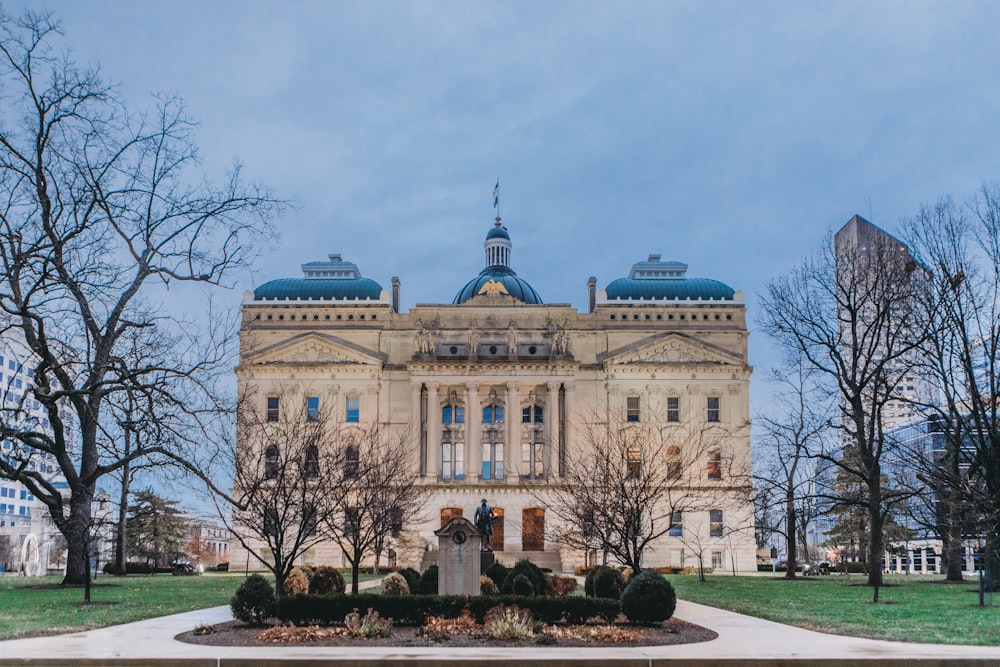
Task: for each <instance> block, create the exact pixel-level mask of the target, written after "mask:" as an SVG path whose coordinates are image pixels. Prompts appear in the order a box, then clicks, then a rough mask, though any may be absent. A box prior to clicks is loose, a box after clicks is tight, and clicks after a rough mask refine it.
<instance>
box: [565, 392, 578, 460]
mask: <svg viewBox="0 0 1000 667" xmlns="http://www.w3.org/2000/svg"><path fill="white" fill-rule="evenodd" d="M563 388H564V389H565V390H566V416H565V418H564V419H563V423H564V424H565V430H566V432H565V433H564V434H563V440H565V441H566V454H567V458H568V456H569V453H570V451H571V450H572V448H573V447H574V446H575V445H574V444H573V434H574V433H575V429H574V428H573V418H574V416H575V414H576V387H574V386H573V383H572V382H567V383H565V384H564V385H563Z"/></svg>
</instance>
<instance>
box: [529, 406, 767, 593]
mask: <svg viewBox="0 0 1000 667" xmlns="http://www.w3.org/2000/svg"><path fill="white" fill-rule="evenodd" d="M728 435H729V434H728V433H727V432H725V431H724V430H723V429H721V428H716V429H711V428H710V429H697V430H695V431H694V432H692V431H689V430H688V429H687V428H686V427H677V426H668V425H665V424H661V423H658V422H656V421H645V422H642V423H639V422H628V421H626V420H624V419H622V420H620V421H617V422H616V421H612V423H610V424H609V423H606V422H602V421H596V420H592V421H590V422H588V423H586V424H584V425H582V428H581V435H580V446H579V447H578V448H576V449H575V450H574V451H573V452H570V453H568V454H567V456H566V466H565V475H564V476H562V477H559V478H553V479H550V480H549V482H548V483H547V484H546V485H545V486H544V487H540V488H539V491H538V494H537V497H538V498H539V500H540V501H541V502H543V503H545V505H546V507H547V509H548V511H549V512H550V513H551V515H552V516H553V517H554V518H555V521H554V526H553V528H552V529H551V530H552V532H553V540H554V541H558V542H560V543H562V544H566V545H568V546H571V547H575V548H579V549H583V550H586V551H590V550H591V549H597V550H599V551H601V552H602V553H603V554H604V561H605V563H606V562H607V558H608V556H609V555H610V556H612V557H614V558H615V559H616V560H617V561H619V562H620V563H622V564H624V565H627V566H629V567H631V568H632V570H633V571H634V572H636V573H638V572H639V571H640V569H641V568H642V561H643V554H644V553H645V551H646V550H647V548H649V547H650V546H651V545H652V544H654V543H656V542H658V541H659V540H661V539H663V538H665V537H666V536H667V535H668V534H669V533H670V531H671V529H672V528H675V527H676V526H677V525H678V521H679V520H680V518H681V517H682V516H683V515H684V513H686V512H707V511H709V509H712V508H715V507H717V506H719V504H720V500H721V499H722V498H723V496H724V491H722V490H720V489H725V490H727V491H728V490H733V489H734V486H733V484H732V480H733V479H738V480H739V481H738V482H737V484H736V487H735V488H736V490H737V492H739V490H740V489H742V491H743V492H744V493H746V494H747V498H748V499H749V488H750V484H749V470H746V469H744V468H745V462H743V461H740V460H739V459H738V458H737V457H733V456H729V455H728V454H727V452H725V445H724V442H725V440H726V439H727V437H728ZM722 478H726V479H727V483H726V485H725V486H719V485H718V484H717V483H716V482H715V481H714V480H715V479H720V480H721V479H722Z"/></svg>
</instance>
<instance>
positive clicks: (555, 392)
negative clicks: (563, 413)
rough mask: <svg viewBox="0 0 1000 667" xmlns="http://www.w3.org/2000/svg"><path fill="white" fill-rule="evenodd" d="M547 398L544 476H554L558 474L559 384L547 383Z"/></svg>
mask: <svg viewBox="0 0 1000 667" xmlns="http://www.w3.org/2000/svg"><path fill="white" fill-rule="evenodd" d="M546 386H547V387H548V390H549V397H548V400H547V401H546V405H545V407H546V412H547V413H548V415H547V416H546V417H545V421H546V422H547V424H548V433H547V435H546V442H547V446H546V447H545V476H546V477H549V476H553V477H554V476H555V475H556V474H557V473H558V472H559V468H558V466H559V459H558V455H559V454H558V452H559V383H558V382H549V383H548V384H547V385H546Z"/></svg>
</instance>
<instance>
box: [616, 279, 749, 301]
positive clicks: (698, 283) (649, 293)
mask: <svg viewBox="0 0 1000 667" xmlns="http://www.w3.org/2000/svg"><path fill="white" fill-rule="evenodd" d="M607 293H608V300H609V301H613V300H615V299H633V300H636V301H638V300H639V299H644V300H647V301H648V300H650V299H667V300H678V299H679V300H684V299H714V300H716V301H732V300H733V295H734V294H735V293H736V292H735V290H733V288H732V287H730V286H729V285H726V284H725V283H721V282H719V281H718V280H711V279H710V278H659V279H655V278H652V279H651V278H645V279H635V278H619V279H618V280H614V281H612V282H611V284H610V285H608V287H607Z"/></svg>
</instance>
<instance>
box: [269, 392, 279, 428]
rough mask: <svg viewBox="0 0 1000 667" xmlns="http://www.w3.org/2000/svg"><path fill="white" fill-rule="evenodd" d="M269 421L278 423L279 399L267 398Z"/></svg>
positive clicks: (275, 397) (274, 397)
mask: <svg viewBox="0 0 1000 667" xmlns="http://www.w3.org/2000/svg"><path fill="white" fill-rule="evenodd" d="M267 421H269V422H276V421H278V397H277V396H268V397H267Z"/></svg>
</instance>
